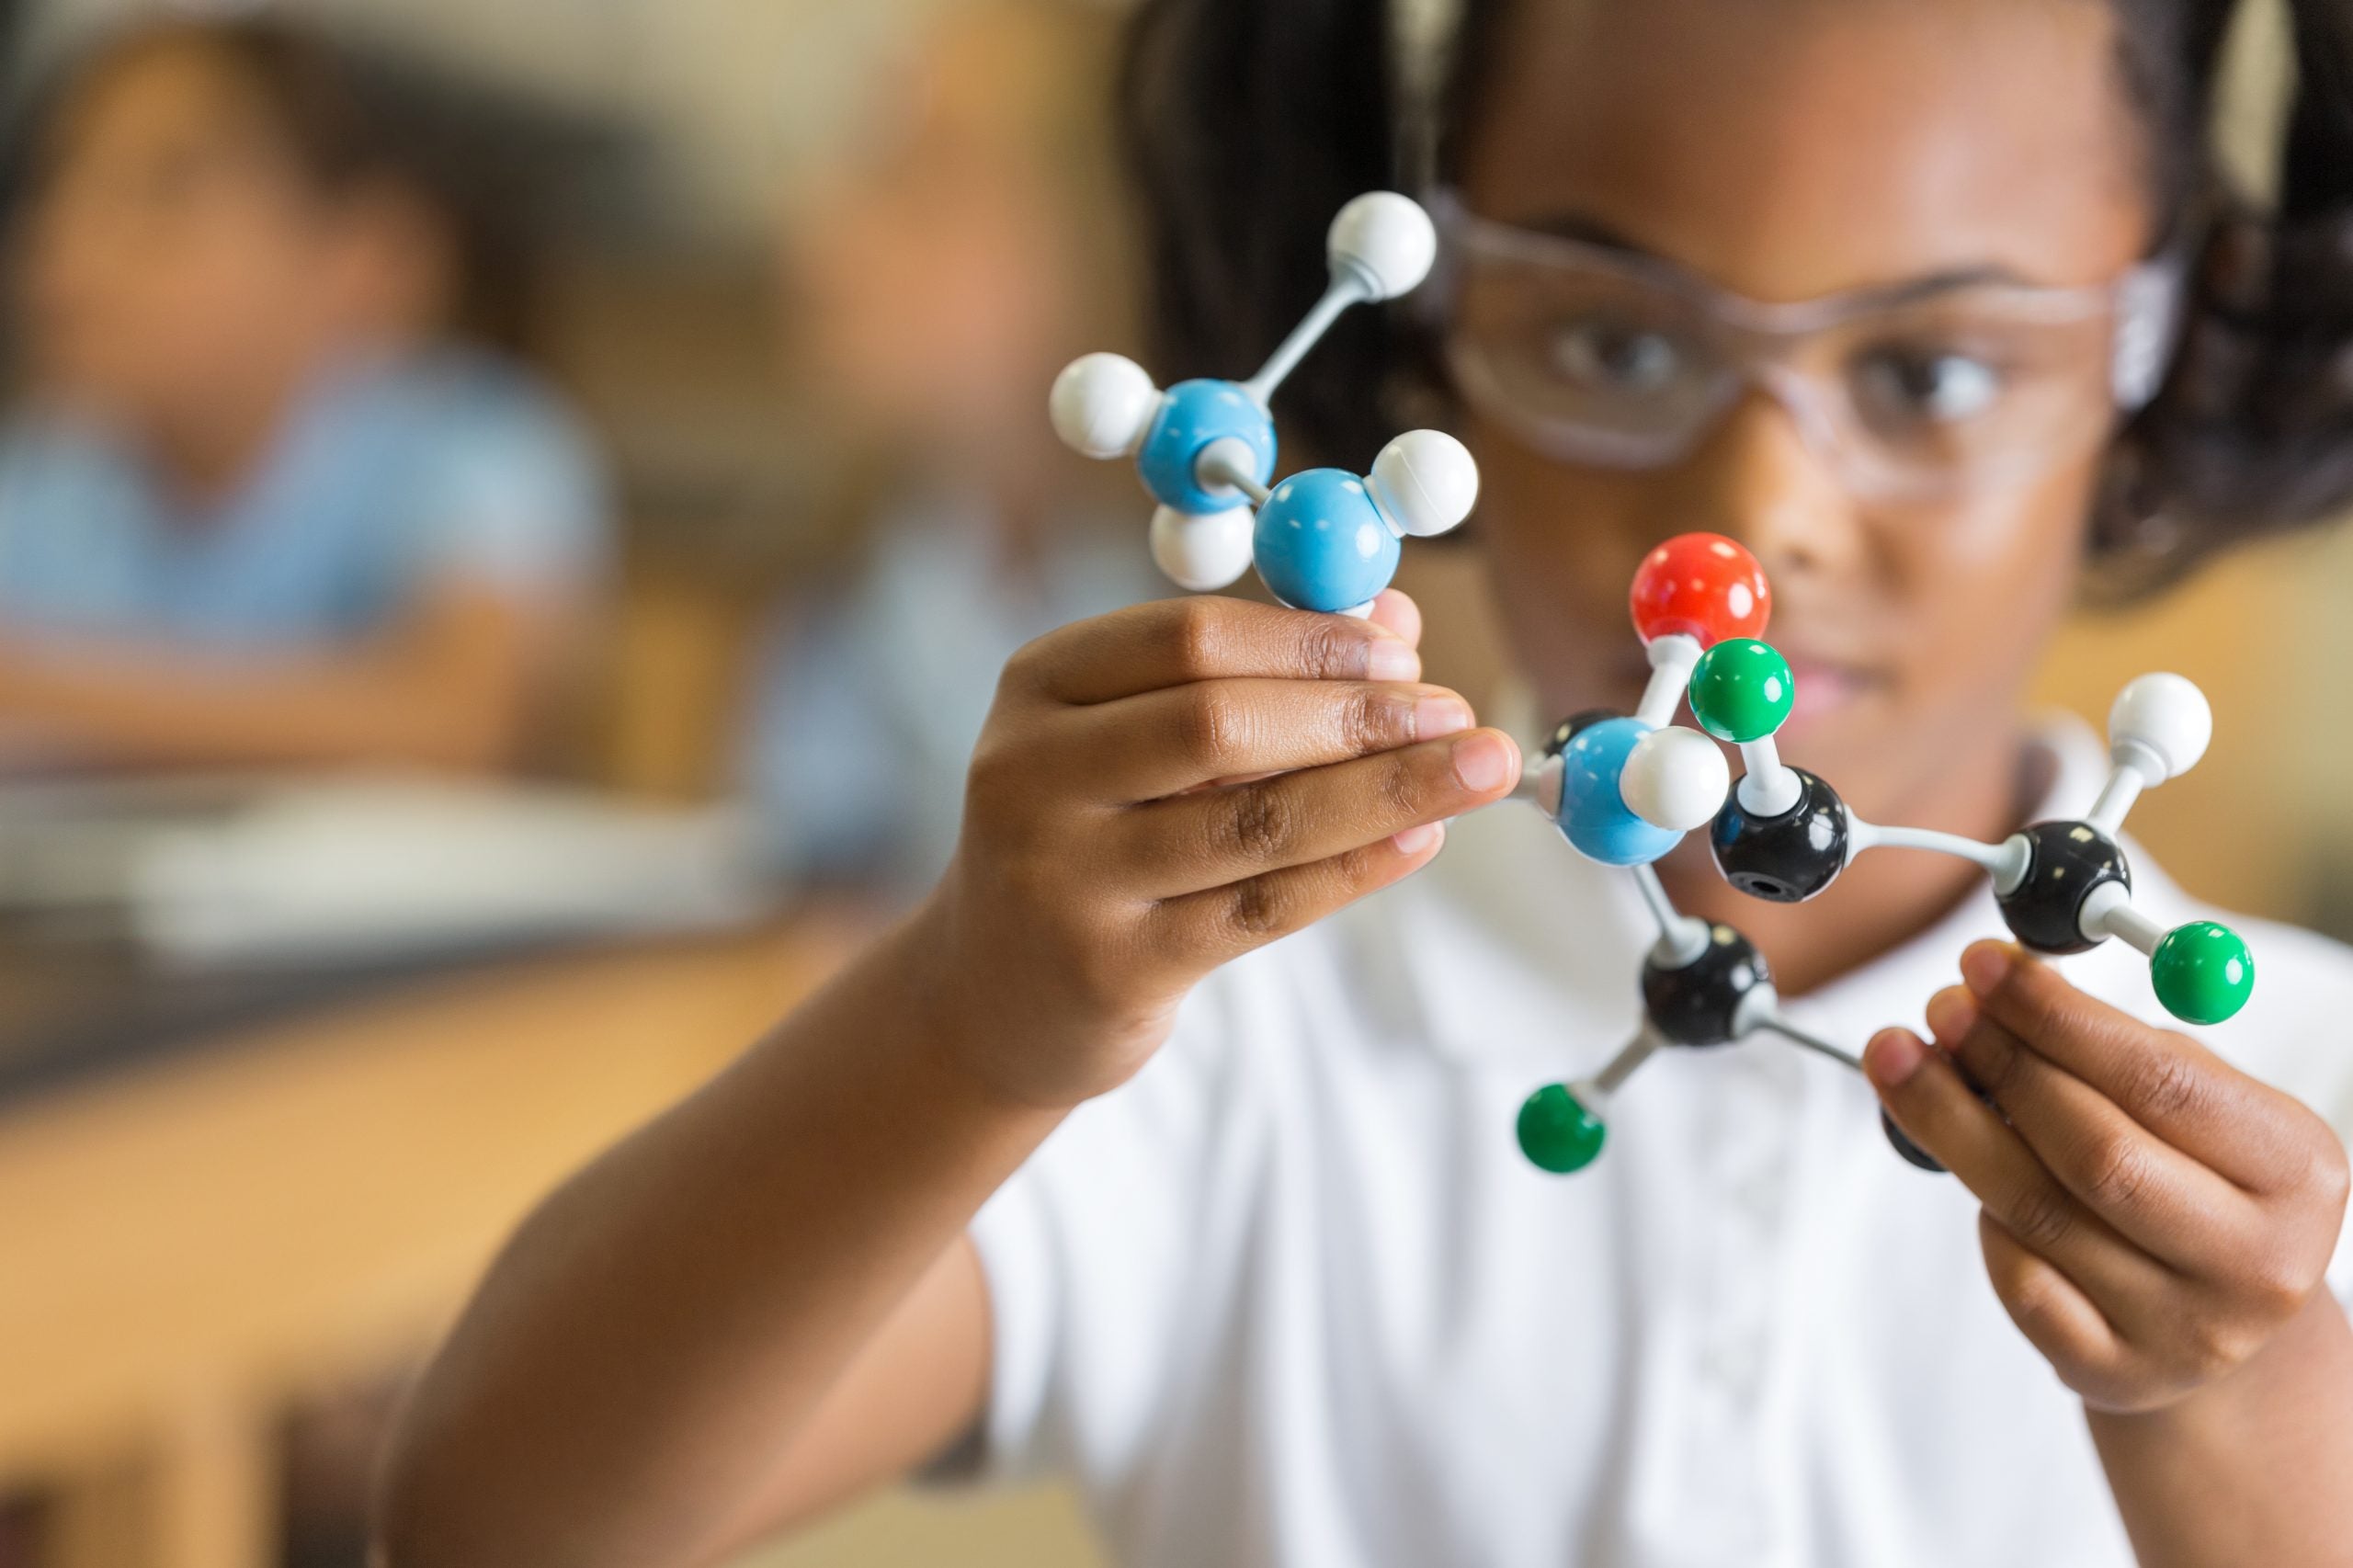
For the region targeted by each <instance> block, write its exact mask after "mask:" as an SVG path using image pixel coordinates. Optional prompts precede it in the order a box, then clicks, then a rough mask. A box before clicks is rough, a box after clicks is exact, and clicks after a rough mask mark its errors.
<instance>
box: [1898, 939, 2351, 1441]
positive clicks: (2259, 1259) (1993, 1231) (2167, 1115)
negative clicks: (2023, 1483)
mask: <svg viewBox="0 0 2353 1568" xmlns="http://www.w3.org/2000/svg"><path fill="white" fill-rule="evenodd" d="M1961 976H1962V978H1963V980H1964V981H1965V982H1966V983H1965V984H1964V985H1961V986H1956V987H1954V988H1952V989H1951V990H1949V991H1944V992H1940V993H1938V995H1937V996H1936V998H1935V999H1934V1000H1933V1001H1932V1002H1931V1003H1930V1004H1929V1006H1928V1026H1929V1028H1930V1030H1931V1032H1933V1033H1934V1035H1935V1036H1936V1046H1935V1047H1930V1046H1928V1045H1927V1044H1926V1043H1924V1042H1923V1041H1922V1040H1920V1038H1919V1037H1918V1036H1917V1035H1915V1034H1913V1033H1912V1032H1911V1031H1909V1030H1907V1029H1888V1030H1884V1031H1882V1032H1881V1034H1880V1035H1879V1036H1878V1037H1877V1038H1875V1039H1874V1040H1872V1041H1871V1043H1870V1050H1869V1051H1867V1052H1866V1053H1865V1057H1864V1062H1865V1070H1866V1072H1867V1073H1868V1074H1869V1075H1870V1080H1871V1082H1872V1083H1873V1084H1874V1085H1877V1087H1878V1089H1879V1092H1880V1096H1881V1099H1882V1100H1884V1101H1885V1103H1886V1105H1887V1108H1888V1109H1889V1111H1890V1112H1892V1113H1893V1116H1894V1118H1895V1119H1896V1121H1897V1122H1898V1123H1900V1124H1901V1125H1902V1126H1903V1128H1904V1131H1905V1132H1906V1133H1907V1134H1909V1135H1910V1137H1911V1138H1912V1140H1913V1142H1915V1143H1917V1144H1919V1146H1920V1147H1921V1148H1922V1149H1924V1150H1926V1151H1927V1153H1930V1154H1933V1155H1935V1156H1936V1158H1937V1159H1938V1160H1939V1161H1940V1162H1942V1163H1943V1165H1944V1166H1945V1168H1946V1169H1948V1170H1949V1171H1951V1172H1952V1173H1953V1174H1954V1175H1955V1176H1958V1177H1959V1178H1960V1179H1961V1182H1962V1183H1963V1184H1964V1185H1966V1186H1967V1187H1968V1188H1969V1190H1970V1191H1971V1192H1972V1193H1974V1194H1975V1195H1976V1196H1977V1197H1978V1199H1980V1200H1982V1201H1983V1203H1984V1209H1983V1210H1980V1212H1979V1214H1978V1224H1977V1228H1978V1233H1979V1238H1980V1240H1981V1242H1982V1244H1983V1245H1984V1254H1985V1267H1986V1271H1987V1272H1988V1273H1989V1274H1990V1275H1991V1276H1992V1277H1993V1281H1994V1290H1995V1293H1996V1294H1997V1295H1998V1296H1999V1297H2000V1298H2001V1301H2002V1305H2003V1306H2004V1307H2005V1308H2006V1309H2007V1311H2008V1312H2009V1314H2010V1317H2011V1319H2012V1320H2013V1321H2014V1322H2016V1323H2017V1324H2018V1328H2019V1330H2020V1331H2021V1332H2022V1333H2024V1334H2025V1335H2026V1336H2027V1338H2028V1339H2029V1341H2031V1342H2032V1343H2033V1345H2034V1346H2035V1348H2036V1349H2038V1350H2040V1351H2041V1352H2042V1354H2043V1355H2044V1356H2045V1357H2047V1358H2050V1361H2051V1364H2052V1366H2053V1367H2055V1368H2056V1369H2058V1372H2059V1376H2060V1378H2061V1380H2062V1381H2064V1382H2065V1383H2066V1385H2067V1386H2068V1387H2069V1388H2071V1389H2073V1390H2075V1392H2077V1393H2079V1394H2081V1395H2082V1396H2083V1398H2084V1400H2085V1403H2087V1404H2088V1405H2090V1406H2091V1407H2092V1408H2094V1409H2096V1410H2109V1411H2147V1410H2154V1409H2157V1408H2160V1407H2162V1406H2165V1405H2168V1404H2171V1403H2175V1402H2177V1401H2178V1400H2180V1399H2181V1398H2183V1397H2184V1396H2186V1395H2188V1394H2189V1393H2191V1392H2195V1391H2196V1390H2198V1389H2200V1388H2202V1387H2204V1386H2206V1385H2207V1384H2210V1383H2211V1382H2214V1381H2217V1380H2219V1379H2221V1378H2222V1377H2223V1376H2224V1375H2226V1374H2227V1373H2229V1372H2230V1371H2232V1370H2233V1369H2235V1368H2237V1367H2239V1366H2241V1365H2243V1364H2244V1363H2245V1362H2246V1361H2247V1360H2248V1359H2250V1358H2252V1357H2254V1356H2255V1354H2256V1352H2257V1351H2258V1350H2260V1349H2262V1347H2263V1346H2264V1345H2265V1344H2266V1343H2267V1342H2268V1341H2269V1340H2270V1338H2271V1337H2272V1335H2274V1334H2276V1333H2277V1332H2278V1331H2279V1329H2280V1328H2281V1327H2283V1326H2284V1325H2285V1324H2287V1323H2288V1322H2289V1321H2290V1319H2291V1318H2293V1317H2294V1316H2295V1315H2296V1313H2297V1312H2299V1311H2300V1310H2301V1309H2302V1306H2303V1305H2304V1303H2305V1301H2307V1300H2309V1299H2310V1298H2311V1297H2312V1295H2313V1292H2314V1291H2315V1290H2319V1289H2321V1288H2322V1280H2323V1276H2324V1274H2325V1270H2326V1269H2327V1267H2328V1262H2329V1258H2330V1256H2331V1255H2332V1253H2333V1252H2334V1251H2335V1249H2336V1239H2337V1233H2338V1229H2339V1226H2340V1225H2341V1223H2342V1222H2343V1219H2344V1215H2345V1204H2346V1190H2347V1164H2346V1152H2345V1146H2344V1145H2343V1143H2341V1142H2339V1141H2338V1140H2337V1137H2336V1134H2335V1133H2334V1132H2333V1131H2330V1129H2329V1127H2328V1124H2327V1123H2326V1122H2325V1121H2323V1120H2322V1119H2320V1118H2319V1117H2317V1116H2315V1115H2314V1114H2313V1112H2312V1111H2311V1110H2309V1109H2307V1108H2305V1107H2304V1106H2303V1105H2302V1103H2300V1102H2299V1101H2297V1100H2295V1099H2293V1098H2291V1097H2290V1096H2287V1095H2284V1094H2281V1093H2280V1092H2279V1091H2278V1090H2276V1089H2273V1088H2271V1087H2269V1086H2268V1085H2264V1084H2261V1083H2258V1082H2256V1080H2255V1079H2253V1078H2250V1077H2248V1076H2247V1075H2246V1074H2244V1073H2241V1072H2239V1071H2238V1070H2237V1069H2235V1068H2234V1067H2232V1066H2230V1065H2229V1064H2228V1063H2227V1062H2223V1061H2222V1059H2221V1058H2220V1057H2217V1056H2216V1055H2214V1054H2213V1052H2211V1051H2208V1050H2206V1049H2205V1047H2203V1046H2201V1045H2200V1044H2199V1043H2198V1042H2197V1041H2195V1040H2190V1039H2189V1038H2188V1037H2187V1036H2185V1035H2181V1034H2177V1033H2176V1032H2174V1031H2172V1030H2170V1029H2156V1028H2150V1027H2149V1026H2148V1025H2146V1024H2143V1023H2142V1022H2141V1021H2140V1020H2138V1019H2136V1018H2132V1017H2128V1016H2126V1015H2125V1014H2123V1013H2120V1012H2119V1011H2117V1010H2116V1009H2115V1008H2113V1007H2110V1006H2107V1005H2106V1004H2104V1003H2101V1002H2097V1001H2095V1000H2093V999H2092V998H2091V997H2089V996H2086V994H2083V993H2082V992H2081V991H2078V990H2076V989H2075V987H2074V986H2073V985H2070V984H2069V983H2067V982H2066V981H2064V980H2063V979H2061V978H2060V977H2059V975H2058V973H2057V971H2053V970H2052V969H2050V968H2048V967H2047V966H2045V965H2043V964H2041V963H2039V962H2037V961H2035V960H2032V959H2030V958H2029V957H2027V956H2026V955H2025V954H2024V953H2023V952H2021V951H2020V950H2018V949H2016V948H2014V947H2011V946H2008V945H2006V944H2004V943H1999V942H1981V943H1978V944H1977V945H1976V946H1974V947H1972V948H1971V949H1969V951H1968V952H1967V953H1965V954H1964V955H1962V958H1961ZM1964 1074H1966V1077H1965V1078H1964V1076H1963V1075H1964ZM1971 1085H1976V1087H1978V1088H1981V1089H1983V1090H1984V1094H1985V1096H1986V1098H1987V1099H1989V1100H1990V1101H1991V1102H1992V1103H1991V1105H1990V1106H1989V1105H1988V1104H1986V1103H1985V1101H1984V1100H1981V1099H1980V1098H1979V1097H1978V1096H1977V1095H1976V1094H1975V1093H1974V1092H1972V1086H1971Z"/></svg>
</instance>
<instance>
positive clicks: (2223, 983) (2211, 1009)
mask: <svg viewBox="0 0 2353 1568" xmlns="http://www.w3.org/2000/svg"><path fill="white" fill-rule="evenodd" d="M2149 978H2150V979H2151V980H2152V981H2153V982H2154V983H2155V984H2156V988H2157V1000H2158V1001H2160V1002H2162V1003H2164V1004H2165V1011H2166V1012H2168V1013H2171V1014H2172V1015H2173V1016H2174V1017H2177V1018H2179V1019H2180V1020H2181V1021H2182V1022H2184V1023H2186V1024H2219V1023H2221V1022H2222V1020H2223V1019H2224V1018H2227V1017H2231V1016H2232V1015H2233V1014H2234V1013H2236V1012H2237V1011H2238V1010H2239V1009H2240V1008H2241V1007H2244V1006H2246V999H2247V998H2248V997H2249V996H2252V995H2253V994H2255V955H2254V954H2252V953H2250V952H2248V951H2247V950H2246V944H2245V942H2244V941H2241V940H2240V939H2239V934H2238V933H2237V932H2235V931H2234V930H2232V929H2231V928H2230V927H2229V926H2217V925H2216V924H2215V923H2214V922H2212V921H2211V920H2193V921H2191V922H2190V923H2189V924H2188V925H2187V926H2177V927H2176V928H2175V929H2173V930H2172V931H2169V932H2167V933H2166V934H2165V940H2164V941H2162V942H2159V943H2158V944H2157V950H2156V952H2155V954H2154V956H2153V957H2152V958H2151V959H2150V960H2149Z"/></svg>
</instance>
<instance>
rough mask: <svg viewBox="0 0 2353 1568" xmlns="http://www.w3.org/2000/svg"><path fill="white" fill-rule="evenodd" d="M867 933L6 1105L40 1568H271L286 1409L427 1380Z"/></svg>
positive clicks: (355, 1012)
mask: <svg viewBox="0 0 2353 1568" xmlns="http://www.w3.org/2000/svg"><path fill="white" fill-rule="evenodd" d="M862 931H863V927H862V926H860V925H859V923H858V922H856V921H854V920H852V919H848V918H845V917H825V918H809V919H803V920H800V921H796V922H794V923H792V924H790V925H789V926H770V927H768V928H767V929H764V930H759V931H756V932H751V933H748V934H738V935H732V936H726V937H702V938H696V939H692V940H676V941H669V942H665V943H660V944H653V945H642V946H636V947H632V948H629V949H622V950H618V951H616V950H611V949H607V950H601V951H597V952H594V953H575V954H572V955H568V956H558V957H543V958H539V959H534V960H522V961H517V962H514V963H510V964H505V965H500V966H497V967H495V968H490V969H478V970H475V971H469V972H465V973H461V974H458V975H455V976H452V977H446V978H442V979H438V980H431V981H416V982H412V983H408V984H406V985H404V987H402V988H401V989H399V990H397V991H395V992H391V993H380V994H374V995H373V996H371V997H370V998H369V999H367V1000H364V1001H359V1002H354V1003H347V1004H345V1005H342V1006H336V1007H335V1008H333V1009H331V1010H328V1011H324V1012H319V1013H312V1014H307V1015H304V1016H301V1017H287V1018H281V1019H279V1020H278V1021H276V1022H274V1023H270V1024H267V1025H265V1026H261V1027H259V1028H252V1029H250V1030H247V1031H244V1032H240V1033H238V1034H237V1035H236V1036H235V1037H234V1038H228V1039H216V1040H209V1041H207V1042H205V1043H204V1044H203V1045H202V1046H201V1047H200V1048H194V1049H180V1050H176V1051H173V1052H172V1053H170V1054H168V1055H165V1056H151V1057H149V1058H147V1059H145V1060H142V1061H141V1062H137V1063H135V1064H133V1065H131V1066H127V1067H123V1068H120V1069H119V1070H117V1071H113V1072H111V1073H108V1074H100V1075H97V1076H94V1077H92V1078H90V1079H88V1080H87V1081H85V1082H82V1083H79V1084H66V1085H50V1086H47V1087H46V1088H44V1089H43V1090H42V1091H40V1092H39V1093H36V1094H33V1095H30V1096H24V1097H20V1098H17V1099H10V1100H0V1487H6V1486H12V1485H19V1484H33V1485H39V1486H41V1487H44V1488H50V1489H53V1490H55V1491H56V1492H57V1493H58V1494H59V1495H60V1497H61V1499H62V1501H61V1505H60V1507H59V1509H58V1513H57V1528H56V1529H55V1531H54V1532H53V1534H52V1541H53V1544H54V1546H55V1548H56V1551H57V1553H58V1555H57V1559H56V1568H98V1565H100V1564H103V1565H105V1568H264V1565H265V1564H267V1563H268V1562H271V1561H272V1557H271V1552H272V1551H273V1550H274V1538H275V1534H276V1530H277V1520H278V1499H277V1496H276V1486H277V1468H276V1449H275V1443H274V1438H275V1435H276V1430H277V1422H278V1416H279V1413H280V1412H281V1410H282V1409H283V1408H284V1406H285V1405H286V1403H288V1402H289V1401H290V1399H291V1398H293V1397H294V1396H296V1395H298V1394H299V1393H301V1392H304V1391H308V1390H313V1389H317V1388H320V1387H323V1386H329V1385H332V1384H333V1383H335V1381H338V1380H344V1379H350V1378H356V1377H364V1376H368V1375H370V1374H373V1373H376V1372H379V1371H381V1370H382V1369H387V1368H390V1367H392V1366H395V1365H397V1364H398V1363H399V1362H400V1361H401V1360H402V1359H404V1358H408V1357H411V1356H414V1355H415V1354H417V1353H419V1352H420V1351H421V1350H423V1349H424V1348H425V1347H426V1346H427V1345H428V1344H429V1343H430V1342H431V1340H432V1338H433V1337H434V1335H436V1334H438V1332H439V1331H440V1329H441V1328H442V1327H443V1326H444V1325H445V1324H447V1322H448V1321H449V1318H450V1317H451V1316H452V1314H453V1313H454V1312H456V1310H457V1308H458V1307H459V1305H460V1303H461V1302H462V1301H463V1300H464V1298H465V1295H466V1293H467V1291H468V1290H470V1288H471V1287H472V1282H473V1281H474V1279H475V1278H476V1276H477V1275H478V1274H479V1272H480V1271H481V1269H482V1267H483V1265H484V1263H485V1262H486V1261H487V1259H488V1257H489V1256H490V1254H491V1253H492V1251H493V1250H494V1248H495V1247H496V1245H497V1244H498V1243H499V1242H500V1240H501V1239H502V1238H503V1237H504V1235H505V1234H506V1232H507V1231H508V1229H509V1228H510V1227H511V1226H512V1225H513V1224H514V1223H515V1222H516V1221H517V1219H519V1218H520V1216H521V1214H522V1213H523V1211H524V1210H526V1209H527V1208H528V1207H529V1205H530V1204H531V1203H532V1201H533V1200H535V1199H537V1198H538V1197H539V1196H540V1194H542V1193H543V1192H545V1191H546V1190H547V1189H548V1188H549V1187H551V1185H552V1184H553V1183H554V1182H556V1181H557V1180H558V1179H560V1178H561V1177H562V1176H563V1175H564V1174H565V1173H566V1172H567V1171H569V1170H570V1169H571V1168H573V1167H574V1166H575V1165H578V1164H579V1163H580V1162H581V1161H582V1160H583V1159H585V1157H587V1156H588V1155H589V1154H590V1153H593V1152H594V1151H595V1150H597V1148H598V1147H600V1146H601V1145H603V1144H605V1143H606V1142H609V1141H610V1140H611V1139H612V1138H613V1137H614V1136H615V1135H617V1134H618V1133H620V1131H623V1130H624V1129H626V1128H628V1127H629V1126H631V1125H632V1124H633V1123H635V1122H637V1121H640V1120H642V1119H644V1118H645V1117H646V1116H648V1115H649V1114H651V1113H652V1112H654V1110H656V1109H658V1108H661V1107H662V1106H664V1105H665V1104H667V1103H669V1102H670V1101H672V1100H674V1099H676V1097H678V1096H680V1095H682V1094H683V1093H685V1092H686V1091H687V1090H688V1089H690V1088H691V1087H693V1086H694V1085H696V1084H698V1083H699V1082H700V1081H701V1080H702V1079H704V1078H705V1077H707V1076H708V1075H709V1074H710V1073H711V1072H712V1071H714V1070H715V1069H716V1068H718V1067H719V1066H720V1065H721V1064H722V1063H723V1062H726V1061H727V1060H728V1059H729V1058H731V1057H732V1056H733V1055H735V1054H736V1053H737V1052H739V1051H742V1050H743V1049H744V1048H745V1046H746V1045H747V1044H748V1043H750V1042H751V1041H752V1040H754V1039H756V1037H757V1036H758V1035H759V1034H760V1033H761V1031H762V1030H763V1029H765V1028H767V1026H768V1025H769V1024H770V1023H772V1022H773V1021H774V1020H775V1019H776V1018H777V1017H779V1015H781V1014H782V1013H784V1012H785V1011H787V1010H788V1009H790V1007H791V1006H793V1005H794V1004H795V1003H796V1002H797V1001H798V1000H799V999H801V997H802V996H804V995H805V994H807V993H808V992H809V991H810V990H811V989H812V988H813V987H814V986H815V985H816V984H817V983H819V982H820V981H821V980H822V979H823V978H824V976H825V975H826V974H827V973H828V972H829V971H831V970H832V969H833V968H834V967H835V965H836V964H837V963H838V962H839V961H840V960H842V958H843V957H844V956H845V955H846V954H847V952H848V951H849V950H850V949H851V948H852V947H853V946H854V945H855V943H856V941H857V939H858V937H859V936H860V935H861V934H862ZM61 984H62V985H64V988H65V989H66V990H71V989H73V987H72V986H71V985H70V984H65V983H63V982H61ZM20 995H21V996H22V997H23V1002H24V1005H25V1006H28V1007H32V1008H46V1007H50V1006H54V1005H55V1001H54V999H53V998H50V999H43V998H39V997H35V996H33V995H30V994H22V993H20ZM4 1021H5V1020H0V1022H4Z"/></svg>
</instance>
